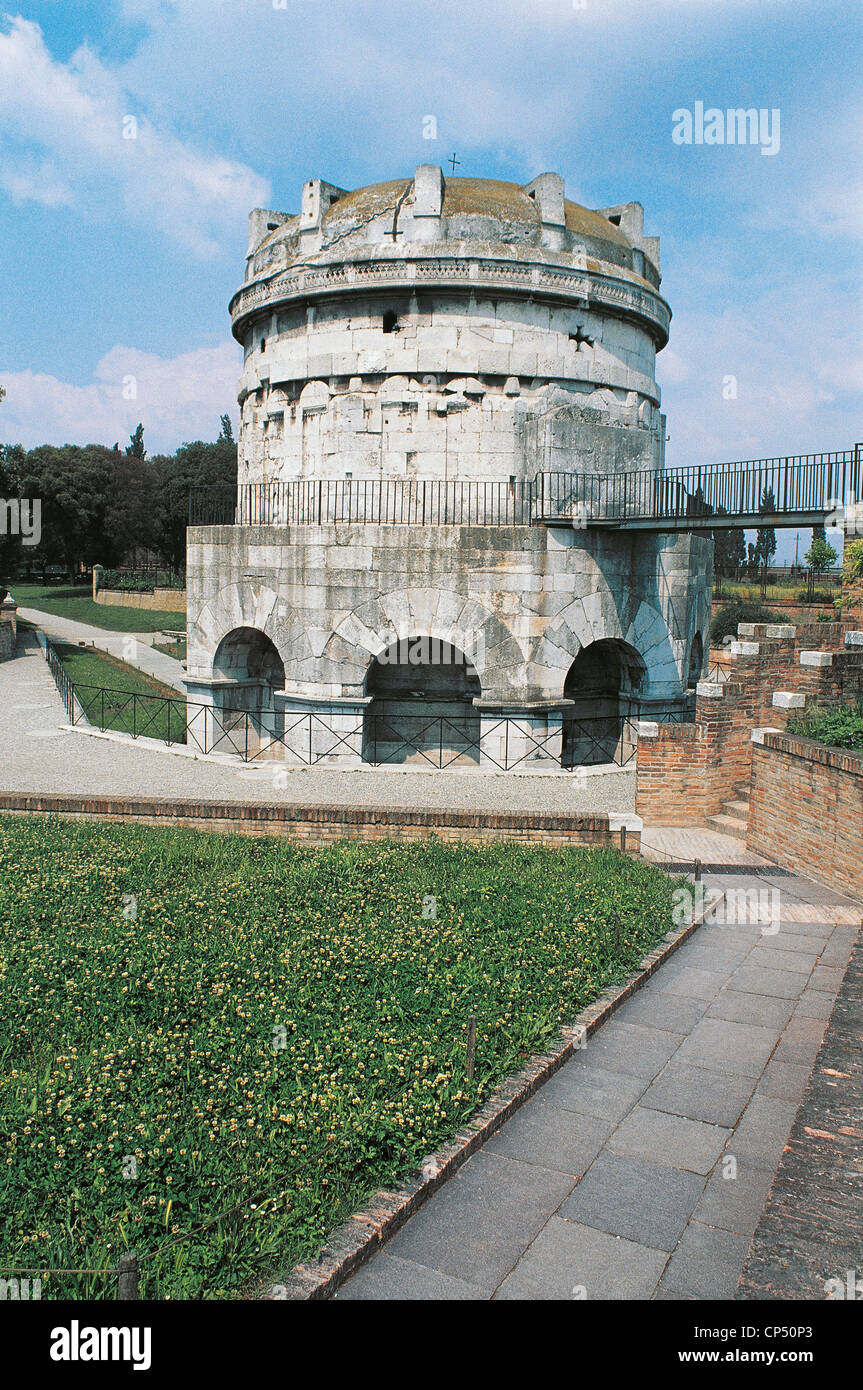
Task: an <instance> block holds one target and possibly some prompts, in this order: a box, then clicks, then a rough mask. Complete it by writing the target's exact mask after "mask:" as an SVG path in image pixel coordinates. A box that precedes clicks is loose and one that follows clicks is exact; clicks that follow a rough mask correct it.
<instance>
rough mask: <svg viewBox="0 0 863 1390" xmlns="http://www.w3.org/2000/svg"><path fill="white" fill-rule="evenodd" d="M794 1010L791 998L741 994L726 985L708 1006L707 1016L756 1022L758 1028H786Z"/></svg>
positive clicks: (731, 1020)
mask: <svg viewBox="0 0 863 1390" xmlns="http://www.w3.org/2000/svg"><path fill="white" fill-rule="evenodd" d="M793 1012H794V1004H793V1002H792V1001H791V1000H790V999H775V998H773V996H772V995H765V994H741V993H740V992H739V991H738V990H734V989H728V988H727V987H726V988H725V989H723V990H722V992H721V993H720V994H717V996H716V998H715V999H714V1001H713V1003H712V1004H711V1005H710V1007H709V1008H708V1010H707V1017H708V1018H725V1019H728V1021H729V1023H754V1024H755V1026H756V1027H758V1028H784V1027H785V1025H786V1024H787V1022H788V1020H789V1019H790V1018H791V1015H792V1013H793Z"/></svg>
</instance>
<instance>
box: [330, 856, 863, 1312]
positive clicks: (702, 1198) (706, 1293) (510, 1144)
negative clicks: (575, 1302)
mask: <svg viewBox="0 0 863 1390" xmlns="http://www.w3.org/2000/svg"><path fill="white" fill-rule="evenodd" d="M723 841H724V844H723ZM662 842H663V845H664V847H665V849H666V850H667V851H668V850H669V847H670V848H671V849H672V850H673V848H674V832H669V831H663V832H662ZM693 842H694V841H693V837H692V835H691V834H689V835H687V834H685V835H684V837H683V839H682V841H681V848H680V851H679V857H680V858H685V857H687V855H686V848H687V847H689V849H690V855H691V846H692V843H693ZM700 843H701V846H702V848H705V847H706V849H708V850H709V851H710V853H709V854H708V853H705V854H704V855H703V856H702V857H704V858H705V859H710V858H712V859H714V860H715V861H716V862H722V860H726V861H727V862H729V863H731V862H732V854H733V850H734V847H735V846H736V848H737V852H738V853H740V851H741V846H740V844H739V842H733V841H732V842H730V843H729V842H728V841H726V840H725V837H723V836H721V835H711V836H708V837H707V838H702V839H701V841H700ZM750 858H752V856H750ZM759 867H760V866H759V865H758V864H757V863H756V864H754V865H751V866H749V867H743V866H741V869H740V871H738V872H734V873H731V874H728V875H712V876H708V877H706V879H705V882H706V884H707V886H710V887H713V886H716V887H722V888H732V889H754V890H763V891H765V892H768V893H769V892H771V891H775V890H778V891H779V892H780V894H781V898H780V904H781V926H780V929H779V931H778V932H777V933H776V934H775V935H763V934H762V931H761V928H760V926H758V925H755V926H730V925H721V926H720V925H705V926H703V927H701V928H700V929H699V930H698V931H697V932H696V933H695V934H694V936H693V937H692V938H691V939H690V940H689V941H688V942H687V943H686V945H685V946H683V947H682V948H681V949H680V950H679V951H678V952H677V953H676V954H675V955H674V956H673V957H672V958H671V959H670V960H669V961H668V962H667V963H666V964H665V965H663V966H661V967H660V968H659V970H658V971H657V972H656V974H655V975H654V976H653V977H652V978H651V979H650V981H649V983H648V984H647V985H646V986H645V987H644V988H643V989H642V990H641V991H640V992H639V993H638V994H636V995H635V996H634V997H633V998H631V999H630V1000H628V1001H627V1003H626V1004H625V1005H624V1006H623V1007H622V1009H621V1010H620V1011H619V1012H618V1013H617V1014H615V1016H614V1017H613V1018H612V1019H610V1020H609V1022H608V1023H606V1024H604V1025H603V1027H602V1028H600V1029H599V1030H598V1032H597V1033H596V1034H595V1036H594V1037H593V1038H592V1039H591V1040H590V1042H589V1043H588V1046H587V1048H586V1049H585V1050H584V1051H582V1052H580V1053H578V1054H577V1056H576V1057H574V1058H573V1059H572V1060H571V1061H569V1062H568V1063H566V1064H565V1066H564V1067H563V1068H562V1069H561V1070H560V1071H559V1072H557V1073H556V1074H555V1076H554V1077H552V1079H551V1080H550V1081H549V1082H548V1083H547V1084H546V1085H544V1086H543V1087H542V1088H541V1089H540V1090H539V1091H538V1092H537V1094H536V1095H535V1096H534V1097H533V1098H532V1099H531V1100H530V1101H528V1103H527V1104H526V1105H525V1106H524V1107H523V1108H522V1109H521V1110H520V1111H519V1112H518V1113H517V1114H516V1115H515V1116H514V1117H513V1118H512V1119H511V1120H509V1121H508V1122H507V1123H506V1124H505V1125H504V1127H503V1129H502V1130H501V1131H500V1132H499V1134H498V1135H496V1136H495V1138H494V1139H492V1140H491V1141H490V1142H489V1143H488V1144H486V1146H485V1147H484V1149H482V1150H481V1151H480V1152H479V1153H477V1154H475V1155H474V1157H472V1158H471V1159H469V1160H468V1162H467V1163H466V1164H465V1165H464V1167H463V1168H461V1169H460V1170H459V1171H458V1173H457V1174H456V1176H455V1177H454V1178H452V1179H451V1181H450V1182H448V1183H447V1184H446V1185H445V1186H443V1187H442V1188H440V1189H439V1190H438V1191H437V1192H436V1193H435V1194H434V1195H433V1196H432V1197H431V1198H430V1200H429V1201H428V1203H427V1204H426V1206H425V1207H423V1208H422V1209H421V1210H420V1211H419V1212H417V1213H416V1215H415V1216H413V1217H412V1218H411V1219H410V1220H409V1221H408V1222H407V1224H406V1225H405V1226H404V1227H403V1228H402V1230H401V1231H399V1233H398V1234H397V1235H396V1236H395V1237H394V1238H393V1240H391V1241H390V1242H389V1243H388V1245H387V1246H386V1247H385V1248H384V1249H383V1250H381V1251H380V1252H379V1253H378V1254H377V1255H376V1256H375V1257H374V1258H373V1259H372V1260H371V1261H370V1262H369V1263H368V1264H367V1265H366V1266H364V1267H363V1268H362V1269H360V1270H359V1271H358V1272H357V1273H356V1274H355V1275H354V1276H353V1277H352V1279H350V1280H349V1281H348V1283H347V1284H346V1285H345V1286H344V1287H343V1288H342V1289H341V1290H340V1291H339V1293H338V1294H337V1298H339V1299H366V1300H372V1299H456V1300H457V1299H474V1300H478V1299H486V1300H488V1299H492V1298H498V1299H572V1298H574V1297H578V1296H581V1295H580V1291H582V1290H583V1291H584V1296H586V1297H587V1298H588V1299H652V1298H656V1299H709V1298H719V1299H731V1298H733V1297H734V1294H735V1290H736V1288H737V1283H738V1279H739V1277H740V1273H741V1270H742V1268H743V1263H744V1259H745V1257H746V1254H747V1251H748V1249H749V1244H750V1240H751V1238H752V1233H753V1231H754V1230H755V1227H756V1223H757V1222H758V1219H759V1216H760V1214H761V1210H762V1207H763V1206H764V1202H765V1198H766V1197H767V1194H768V1191H769V1189H770V1185H771V1182H772V1179H773V1176H774V1173H775V1171H776V1168H777V1165H778V1163H779V1160H780V1157H781V1155H782V1151H783V1147H784V1145H785V1142H786V1139H787V1136H788V1133H789V1130H790V1128H791V1125H792V1122H793V1120H794V1117H795V1114H796V1112H797V1108H798V1105H799V1104H800V1101H801V1098H802V1096H803V1094H804V1091H805V1088H806V1085H807V1081H808V1079H809V1075H810V1072H811V1069H812V1065H813V1061H814V1059H815V1056H816V1054H817V1051H818V1048H819V1046H820V1043H821V1039H822V1034H823V1032H824V1028H825V1026H826V1022H827V1019H828V1018H829V1016H830V1012H831V1010H832V1007H833V1003H834V1000H835V997H836V994H837V991H838V989H839V986H840V982H841V980H842V976H843V972H844V970H845V967H846V965H847V963H848V959H849V956H850V953H851V950H852V946H853V944H854V942H855V940H856V938H857V936H858V931H859V926H860V921H861V907H860V905H859V904H853V903H851V902H849V900H848V899H845V898H842V897H840V896H839V895H838V894H836V893H833V892H831V891H830V890H828V889H826V888H822V887H819V886H818V885H817V884H814V883H811V882H808V881H806V880H804V879H801V878H797V877H795V876H794V875H791V874H781V873H779V872H777V871H776V870H775V869H772V870H771V869H770V868H769V866H766V865H764V866H761V867H762V872H761V873H759ZM732 1159H733V1162H729V1160H732Z"/></svg>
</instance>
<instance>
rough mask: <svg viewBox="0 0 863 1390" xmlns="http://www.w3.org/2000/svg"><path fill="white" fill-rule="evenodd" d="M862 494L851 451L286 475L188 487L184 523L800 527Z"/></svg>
mask: <svg viewBox="0 0 863 1390" xmlns="http://www.w3.org/2000/svg"><path fill="white" fill-rule="evenodd" d="M861 495H863V445H859V444H858V445H856V446H855V448H853V449H845V450H839V451H837V452H833V453H822V454H797V455H789V456H788V457H785V458H772V459H750V460H744V461H740V462H737V463H717V464H710V465H707V466H704V467H700V466H699V467H687V468H671V469H665V470H663V471H662V472H658V471H655V470H653V469H642V470H637V471H630V472H625V473H613V474H608V473H604V474H596V473H575V472H572V473H561V472H556V473H553V472H543V473H538V474H537V475H536V477H534V478H530V479H517V478H512V479H510V480H509V481H508V482H481V481H477V480H470V479H463V480H453V481H450V480H447V479H440V478H425V479H423V478H390V479H380V478H358V479H353V478H328V479H312V478H298V479H294V480H293V481H290V482H269V483H243V484H240V485H239V486H238V487H236V488H234V487H211V488H193V489H192V491H191V493H190V496H189V524H190V525H191V526H206V525H222V526H234V525H237V526H290V525H303V524H314V525H329V524H334V523H338V522H350V523H356V524H360V525H362V524H371V525H395V526H398V525H423V526H471V525H495V526H529V525H536V524H539V523H541V522H554V521H558V522H561V521H563V522H567V523H568V524H570V525H575V526H585V527H587V526H602V525H605V526H609V525H611V526H651V525H653V526H658V525H660V524H662V523H666V524H679V525H681V529H683V528H685V526H692V527H699V528H701V529H711V528H721V527H723V526H730V525H738V526H739V525H745V524H758V523H760V522H763V523H764V524H775V525H782V524H783V523H784V524H787V525H793V524H801V523H800V518H802V517H816V518H821V517H827V516H829V514H830V513H831V511H833V510H835V509H837V508H838V507H839V506H841V505H843V504H849V503H854V502H856V501H857V499H858V498H860V497H861Z"/></svg>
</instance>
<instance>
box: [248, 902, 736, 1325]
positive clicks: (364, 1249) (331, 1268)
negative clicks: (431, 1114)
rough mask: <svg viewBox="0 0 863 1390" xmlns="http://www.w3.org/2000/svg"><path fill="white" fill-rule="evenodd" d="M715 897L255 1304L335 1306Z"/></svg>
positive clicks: (688, 932)
mask: <svg viewBox="0 0 863 1390" xmlns="http://www.w3.org/2000/svg"><path fill="white" fill-rule="evenodd" d="M715 893H716V895H715V897H712V898H711V901H710V903H709V905H708V906H706V907H705V909H704V911H703V912H701V913H700V914H699V916H697V917H695V918H694V919H693V921H692V922H687V923H685V924H684V925H683V926H682V927H678V928H674V929H672V931H670V932H669V933H667V935H666V936H665V937H664V938H663V940H662V942H661V943H660V944H659V945H658V946H655V947H654V949H653V950H652V951H650V952H649V953H648V954H647V955H646V956H645V958H644V961H643V962H642V964H641V967H640V968H639V969H638V970H637V971H635V972H634V973H633V974H632V975H631V976H630V977H629V979H628V980H626V981H625V983H624V984H622V985H618V986H611V987H609V988H608V989H605V990H603V992H602V994H600V995H599V996H598V997H597V998H596V999H595V1000H594V1001H593V1003H592V1004H588V1006H587V1007H586V1008H585V1009H582V1011H581V1013H579V1014H578V1015H577V1016H576V1018H575V1019H574V1020H573V1022H572V1023H570V1024H567V1025H566V1026H565V1027H563V1028H562V1029H561V1032H560V1038H561V1041H560V1044H559V1046H558V1047H557V1048H555V1049H554V1051H552V1052H546V1053H537V1054H535V1055H534V1056H533V1057H531V1058H530V1060H529V1061H528V1062H526V1063H525V1065H524V1066H523V1067H521V1068H520V1070H519V1071H517V1072H515V1073H514V1075H512V1076H510V1077H508V1078H507V1080H506V1081H504V1082H502V1084H501V1085H500V1086H499V1087H498V1088H497V1090H496V1091H495V1092H494V1093H493V1095H491V1096H490V1097H489V1099H488V1100H487V1101H485V1102H484V1103H483V1104H482V1105H481V1106H480V1108H479V1109H478V1110H477V1111H476V1113H475V1114H474V1115H473V1117H472V1118H471V1120H470V1121H469V1122H468V1124H467V1126H466V1127H465V1128H464V1129H463V1130H461V1131H460V1132H459V1133H458V1134H457V1135H456V1136H455V1138H454V1139H453V1140H452V1141H451V1142H450V1143H449V1144H445V1145H444V1146H443V1148H441V1149H438V1150H437V1151H436V1152H435V1153H433V1154H430V1155H429V1156H428V1157H427V1158H426V1159H425V1161H424V1162H423V1166H422V1169H421V1171H420V1172H419V1173H418V1174H415V1175H414V1176H412V1177H410V1178H407V1179H406V1180H405V1181H404V1182H403V1183H400V1184H399V1186H398V1187H396V1188H393V1189H387V1190H383V1191H380V1192H377V1193H375V1195H374V1197H372V1198H371V1200H370V1201H369V1202H368V1203H367V1204H366V1206H365V1207H364V1208H363V1210H362V1211H358V1212H355V1213H354V1215H353V1216H352V1217H350V1219H349V1220H347V1221H345V1222H343V1223H342V1224H341V1225H340V1226H337V1227H336V1228H335V1230H334V1231H333V1232H332V1233H331V1235H330V1238H329V1240H328V1241H327V1244H326V1245H325V1246H324V1248H323V1250H322V1251H321V1253H320V1255H319V1256H318V1258H317V1260H315V1261H312V1262H309V1263H306V1264H300V1265H296V1266H295V1267H294V1269H293V1270H292V1271H291V1273H290V1274H289V1275H288V1276H287V1278H286V1279H285V1281H284V1282H277V1283H274V1284H269V1285H267V1286H266V1288H265V1289H264V1291H262V1292H260V1293H258V1294H255V1295H252V1297H255V1298H259V1299H265V1300H267V1299H269V1300H287V1301H289V1302H293V1301H300V1302H303V1301H322V1300H325V1299H329V1298H332V1296H333V1295H334V1294H335V1293H336V1291H337V1290H338V1289H339V1288H340V1286H341V1285H342V1284H344V1283H345V1282H346V1280H347V1279H348V1278H349V1276H350V1275H351V1274H353V1273H354V1272H355V1271H356V1270H357V1269H359V1268H360V1266H361V1265H364V1264H365V1263H366V1261H367V1260H369V1259H371V1257H372V1256H373V1255H375V1254H376V1253H377V1252H378V1250H380V1248H381V1246H383V1245H385V1244H386V1243H387V1241H388V1240H390V1239H391V1238H392V1237H393V1236H394V1235H395V1234H396V1232H397V1231H398V1230H399V1229H400V1228H401V1227H402V1226H403V1225H404V1224H405V1222H406V1221H407V1220H408V1218H409V1217H410V1216H413V1214H414V1212H416V1211H418V1210H419V1208H420V1207H421V1206H423V1205H424V1203H425V1202H426V1201H427V1200H428V1198H429V1197H431V1196H432V1194H433V1193H435V1192H436V1191H437V1190H438V1188H439V1187H441V1186H442V1185H443V1184H444V1183H445V1182H447V1181H448V1180H449V1179H450V1178H452V1177H454V1175H455V1174H456V1173H457V1172H458V1170H459V1168H461V1166H462V1164H464V1163H466V1162H467V1160H468V1159H469V1158H470V1157H472V1155H473V1154H475V1153H476V1152H477V1151H478V1150H479V1149H481V1148H482V1146H483V1145H484V1144H485V1143H486V1141H487V1140H489V1139H491V1138H492V1136H493V1135H494V1134H496V1133H497V1131H498V1130H499V1129H500V1128H501V1126H502V1125H503V1124H504V1123H505V1122H506V1121H507V1120H508V1119H509V1118H510V1117H511V1116H512V1115H514V1114H515V1113H516V1111H517V1110H520V1109H521V1107H522V1106H523V1105H524V1104H525V1103H526V1102H527V1101H528V1100H530V1098H531V1096H533V1095H534V1094H535V1092H536V1091H538V1090H539V1088H540V1087H541V1086H542V1085H543V1084H544V1083H545V1082H546V1081H548V1080H549V1079H550V1078H551V1077H552V1076H553V1075H554V1074H555V1072H556V1071H558V1070H559V1069H560V1067H562V1066H563V1065H564V1063H565V1062H568V1061H569V1059H570V1058H571V1057H572V1056H573V1054H574V1053H575V1052H577V1051H579V1050H580V1049H579V1043H580V1042H581V1040H582V1038H588V1037H590V1036H591V1035H592V1034H593V1033H595V1032H596V1030H597V1028H599V1027H600V1025H601V1024H603V1023H605V1021H606V1020H607V1019H609V1018H610V1017H611V1015H612V1014H613V1013H615V1012H616V1010H617V1009H619V1008H620V1006H621V1005H622V1004H624V1003H625V1002H626V1000H627V999H629V998H630V997H631V996H632V995H633V994H635V993H636V992H637V991H638V990H639V989H641V987H642V985H644V984H646V983H647V981H648V980H649V979H650V977H651V976H652V975H653V974H654V973H655V971H656V970H657V969H658V968H659V966H660V965H662V964H663V963H664V962H665V961H666V960H668V959H669V957H670V956H672V955H674V953H675V951H677V950H679V948H680V947H681V946H682V945H683V943H684V942H685V941H688V939H689V937H690V936H692V935H693V933H694V932H696V931H697V930H698V928H699V927H700V926H701V925H702V923H703V922H704V920H705V918H706V917H707V916H708V914H709V913H711V912H712V911H713V910H714V908H715V907H716V905H717V904H718V903H719V902H721V901H722V900H723V899H724V897H725V893H724V891H722V890H720V889H717V890H715Z"/></svg>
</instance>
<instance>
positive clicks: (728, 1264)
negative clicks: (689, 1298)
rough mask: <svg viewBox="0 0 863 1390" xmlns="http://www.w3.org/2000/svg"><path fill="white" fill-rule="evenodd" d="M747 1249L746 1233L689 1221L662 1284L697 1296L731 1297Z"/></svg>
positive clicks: (666, 1287) (747, 1239)
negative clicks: (740, 1233) (741, 1233)
mask: <svg viewBox="0 0 863 1390" xmlns="http://www.w3.org/2000/svg"><path fill="white" fill-rule="evenodd" d="M748 1250H749V1237H748V1236H745V1235H737V1234H736V1233H734V1232H732V1231H726V1230H722V1229H720V1228H719V1227H717V1226H704V1225H701V1224H700V1223H699V1222H696V1221H690V1223H689V1225H688V1226H687V1228H686V1230H685V1232H684V1233H683V1238H682V1239H681V1242H680V1244H679V1245H678V1247H677V1249H676V1250H675V1252H674V1254H673V1255H672V1257H671V1259H670V1261H669V1263H668V1268H667V1269H666V1271H665V1273H664V1274H663V1276H662V1284H661V1287H662V1288H664V1289H672V1290H675V1291H676V1292H678V1293H685V1294H694V1296H695V1297H696V1298H722V1299H727V1298H733V1297H734V1291H735V1289H736V1288H737V1282H738V1280H739V1278H740V1274H741V1271H742V1269H743V1261H744V1260H745V1258H746V1255H747V1252H748Z"/></svg>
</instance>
